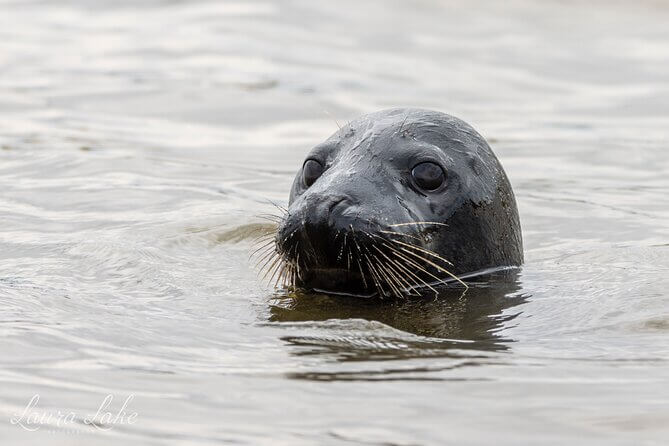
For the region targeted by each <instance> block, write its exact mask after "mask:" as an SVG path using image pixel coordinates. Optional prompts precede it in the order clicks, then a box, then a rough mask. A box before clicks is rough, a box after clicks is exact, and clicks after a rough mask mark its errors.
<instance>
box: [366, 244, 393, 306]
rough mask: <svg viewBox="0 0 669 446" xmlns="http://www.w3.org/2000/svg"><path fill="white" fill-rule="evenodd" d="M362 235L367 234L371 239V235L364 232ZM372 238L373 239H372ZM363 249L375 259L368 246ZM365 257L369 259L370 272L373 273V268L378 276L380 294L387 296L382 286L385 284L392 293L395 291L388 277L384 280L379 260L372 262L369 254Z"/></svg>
mask: <svg viewBox="0 0 669 446" xmlns="http://www.w3.org/2000/svg"><path fill="white" fill-rule="evenodd" d="M362 233H363V234H365V235H367V236H368V237H370V236H369V234H368V233H367V232H365V231H362ZM370 238H371V237H370ZM363 248H365V251H367V253H368V254H369V255H370V256H371V257H374V255H373V254H372V253H371V251H370V250H369V248H367V246H365V245H363ZM365 257H366V258H367V261H368V262H369V266H370V272H371V271H372V268H373V271H374V273H375V274H376V278H377V279H378V287H379V290H380V293H381V294H383V295H385V294H386V292H385V290H384V289H383V287H382V286H381V284H382V283H384V282H385V283H386V285H388V287H389V288H390V291H393V287H394V285H393V284H392V283H391V281H390V280H389V279H388V277H385V280H384V276H385V274H382V273H383V271H382V270H381V265H380V263H379V261H378V259H376V258H375V260H376V261H372V260H370V258H369V257H368V256H367V254H365ZM393 292H394V291H393ZM388 294H390V293H388Z"/></svg>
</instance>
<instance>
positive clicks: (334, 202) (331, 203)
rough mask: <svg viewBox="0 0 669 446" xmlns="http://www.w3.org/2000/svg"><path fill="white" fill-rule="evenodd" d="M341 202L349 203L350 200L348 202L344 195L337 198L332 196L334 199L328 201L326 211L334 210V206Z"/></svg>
mask: <svg viewBox="0 0 669 446" xmlns="http://www.w3.org/2000/svg"><path fill="white" fill-rule="evenodd" d="M342 203H350V202H349V200H348V198H346V197H337V198H334V199H333V200H332V201H331V202H330V206H329V209H328V212H329V213H330V214H331V213H332V212H333V211H334V210H335V208H337V206H339V205H340V204H342Z"/></svg>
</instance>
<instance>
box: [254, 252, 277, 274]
mask: <svg viewBox="0 0 669 446" xmlns="http://www.w3.org/2000/svg"><path fill="white" fill-rule="evenodd" d="M278 254H279V253H277V252H276V250H274V249H270V250H269V251H267V252H266V253H264V254H263V255H262V257H259V258H258V261H257V262H256V267H258V265H260V264H261V263H263V262H265V261H266V260H267V259H268V258H269V259H271V258H272V257H273V256H276V255H278ZM267 263H269V260H267V262H265V263H264V264H263V266H262V267H261V268H260V271H261V272H262V270H263V269H264V268H265V266H266V265H267Z"/></svg>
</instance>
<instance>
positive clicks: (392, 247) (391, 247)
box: [384, 243, 444, 294]
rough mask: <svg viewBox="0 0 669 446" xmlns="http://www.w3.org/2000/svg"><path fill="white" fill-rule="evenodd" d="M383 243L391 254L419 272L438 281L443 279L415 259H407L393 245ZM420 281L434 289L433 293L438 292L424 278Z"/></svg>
mask: <svg viewBox="0 0 669 446" xmlns="http://www.w3.org/2000/svg"><path fill="white" fill-rule="evenodd" d="M384 245H385V246H386V247H387V248H388V249H390V250H391V251H392V253H393V255H395V256H396V257H398V258H400V259H402V260H403V261H404V262H405V263H406V264H408V265H411V266H413V267H414V268H416V269H418V270H419V271H420V272H423V273H425V274H427V275H428V276H430V277H432V278H433V279H435V280H436V281H438V282H443V280H444V279H443V277H439V276H436V275H434V274H432V273H431V272H430V271H428V270H426V269H425V268H423V266H421V265H419V264H418V263H416V262H415V261H413V260H411V259H409V258H408V257H406V256H405V255H404V254H402V253H401V252H400V251H398V250H397V248H395V247H394V246H390V245H388V244H385V243H384ZM418 258H419V259H423V258H422V257H420V256H418ZM423 260H424V259H423ZM422 282H423V283H425V285H426V286H427V287H429V288H430V289H431V290H432V291H434V292H435V294H438V293H437V290H435V289H434V288H432V287H431V286H430V285H429V284H428V283H427V282H425V281H424V280H422Z"/></svg>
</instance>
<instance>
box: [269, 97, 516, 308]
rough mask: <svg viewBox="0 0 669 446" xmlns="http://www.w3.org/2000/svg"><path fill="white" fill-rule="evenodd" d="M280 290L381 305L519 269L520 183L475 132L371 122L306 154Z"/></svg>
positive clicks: (396, 117)
mask: <svg viewBox="0 0 669 446" xmlns="http://www.w3.org/2000/svg"><path fill="white" fill-rule="evenodd" d="M272 250H273V254H274V255H273V256H269V259H270V261H269V262H268V268H270V270H273V273H272V276H275V275H276V277H277V283H284V284H287V285H291V286H296V287H301V288H306V289H313V290H317V291H324V292H328V293H335V294H352V295H361V296H371V295H378V296H381V297H385V296H395V297H401V296H406V295H422V294H430V293H437V289H436V288H437V286H438V285H443V284H444V283H452V284H456V285H458V286H465V287H466V284H465V280H466V279H464V277H466V276H467V275H469V274H471V273H475V272H477V271H483V270H490V269H491V268H498V267H509V266H517V265H520V264H521V263H522V261H523V248H522V236H521V229H520V222H519V219H518V211H517V208H516V202H515V198H514V195H513V191H512V190H511V186H510V184H509V181H508V179H507V177H506V174H505V173H504V170H503V169H502V166H501V165H500V163H499V161H498V160H497V158H496V157H495V155H494V154H493V152H492V150H491V149H490V147H489V146H488V144H487V143H486V141H485V140H484V139H483V137H481V135H479V134H478V133H477V132H476V131H475V130H474V129H473V128H472V127H470V126H469V125H468V124H467V123H465V122H463V121H461V120H459V119H457V118H454V117H452V116H449V115H447V114H444V113H440V112H436V111H430V110H422V109H390V110H383V111H379V112H376V113H372V114H368V115H364V116H362V117H360V118H358V119H356V120H354V121H352V122H350V123H349V124H347V125H346V126H345V127H343V128H341V129H340V130H339V131H338V132H336V133H335V134H334V135H332V136H331V137H330V138H328V139H327V140H326V141H324V142H323V143H321V144H319V145H317V146H316V147H314V148H313V149H312V150H311V152H310V153H309V154H308V155H307V157H306V159H305V161H304V164H303V165H302V168H301V169H300V170H299V172H298V173H297V175H296V177H295V181H294V182H293V186H292V189H291V191H290V199H289V206H288V209H286V211H285V213H284V214H283V215H282V216H281V218H280V221H279V227H278V229H277V232H276V235H275V236H274V245H273V248H272Z"/></svg>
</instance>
